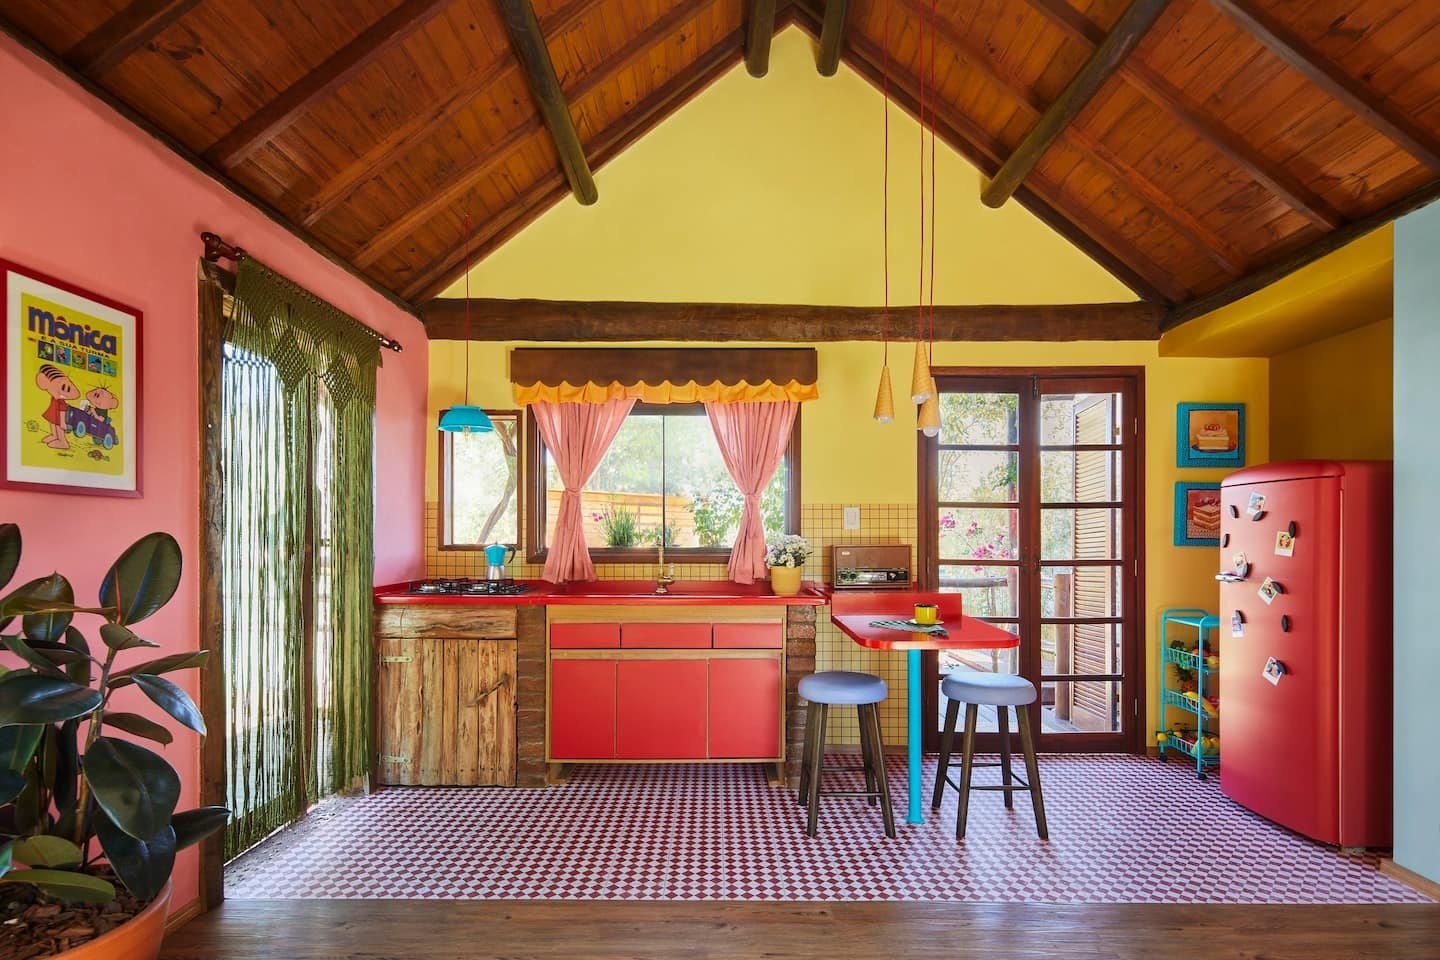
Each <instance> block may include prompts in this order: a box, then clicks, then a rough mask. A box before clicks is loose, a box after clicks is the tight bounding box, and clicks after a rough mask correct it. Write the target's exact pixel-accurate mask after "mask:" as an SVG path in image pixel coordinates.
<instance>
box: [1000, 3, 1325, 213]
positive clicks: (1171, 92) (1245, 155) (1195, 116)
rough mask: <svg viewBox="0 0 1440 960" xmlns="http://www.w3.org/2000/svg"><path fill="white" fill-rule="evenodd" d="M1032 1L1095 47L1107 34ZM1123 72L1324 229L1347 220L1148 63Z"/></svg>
mask: <svg viewBox="0 0 1440 960" xmlns="http://www.w3.org/2000/svg"><path fill="white" fill-rule="evenodd" d="M1026 2H1027V3H1028V4H1029V5H1030V6H1031V7H1032V8H1033V9H1035V10H1036V11H1037V12H1039V13H1041V14H1043V15H1044V16H1045V17H1046V18H1047V19H1048V20H1049V21H1050V22H1051V23H1052V24H1054V25H1055V26H1057V27H1059V28H1060V29H1062V30H1064V31H1065V32H1066V33H1067V34H1069V35H1070V36H1071V37H1072V38H1074V39H1076V40H1079V41H1081V42H1082V43H1087V44H1089V45H1090V46H1091V47H1092V48H1093V47H1097V46H1099V45H1100V44H1101V43H1102V42H1103V41H1104V39H1105V31H1104V30H1103V29H1102V28H1101V27H1100V26H1098V25H1097V24H1095V23H1092V22H1091V21H1090V20H1089V19H1087V18H1086V16H1085V14H1083V13H1081V12H1080V11H1079V10H1076V9H1075V8H1074V7H1072V6H1070V4H1069V3H1067V2H1066V0H1026ZM1120 76H1121V77H1123V78H1124V79H1125V80H1126V81H1127V82H1128V83H1130V84H1131V85H1132V86H1134V87H1135V88H1136V89H1137V90H1139V91H1140V92H1141V93H1143V94H1145V95H1146V96H1147V97H1149V98H1150V99H1151V100H1152V101H1154V102H1155V103H1156V104H1158V105H1159V106H1161V107H1164V108H1165V109H1166V110H1168V111H1169V112H1170V114H1171V116H1173V117H1175V119H1177V120H1179V121H1180V122H1181V123H1183V124H1185V126H1186V127H1188V128H1189V129H1190V132H1191V133H1193V134H1195V136H1197V137H1199V138H1200V139H1201V140H1203V141H1204V142H1205V143H1207V144H1208V145H1209V146H1210V148H1211V149H1213V150H1214V151H1215V152H1216V153H1218V154H1220V155H1221V156H1222V157H1224V158H1225V159H1227V160H1229V161H1230V162H1231V163H1232V164H1234V165H1235V166H1236V167H1238V168H1239V169H1240V170H1242V171H1244V172H1245V174H1246V175H1247V176H1249V177H1250V179H1252V180H1254V181H1255V182H1256V183H1258V184H1260V185H1261V186H1262V187H1264V188H1265V189H1266V190H1268V191H1269V192H1270V193H1272V194H1274V196H1275V197H1276V198H1277V199H1279V200H1280V201H1282V202H1283V203H1284V204H1285V205H1286V206H1288V207H1290V208H1291V209H1292V210H1294V211H1296V212H1297V213H1300V214H1302V215H1303V216H1304V217H1305V218H1306V219H1307V220H1309V221H1310V222H1311V223H1313V224H1315V225H1316V226H1317V227H1319V228H1320V229H1322V230H1334V229H1335V228H1336V227H1338V226H1339V225H1340V224H1341V223H1342V222H1343V218H1342V217H1341V216H1340V214H1339V213H1338V212H1337V211H1336V210H1335V209H1334V208H1333V207H1331V206H1330V204H1328V203H1326V202H1325V200H1324V198H1322V197H1321V196H1320V195H1319V194H1317V193H1315V192H1314V191H1313V190H1311V189H1310V188H1309V187H1307V186H1305V185H1304V184H1303V183H1301V182H1300V181H1299V180H1298V179H1296V178H1295V177H1293V176H1291V175H1290V173H1289V172H1288V171H1286V170H1285V168H1284V167H1282V166H1281V165H1279V164H1277V163H1274V162H1272V161H1270V160H1269V159H1268V158H1266V157H1265V156H1264V155H1263V154H1261V153H1260V152H1259V151H1257V150H1255V149H1254V148H1253V147H1251V146H1250V145H1249V144H1248V143H1246V142H1245V140H1244V139H1243V138H1242V137H1240V136H1239V135H1237V134H1236V133H1235V132H1234V131H1231V130H1229V129H1227V128H1226V127H1225V126H1224V124H1222V123H1220V122H1218V121H1217V120H1215V119H1214V118H1212V117H1210V116H1207V115H1206V114H1204V113H1203V112H1202V111H1201V110H1200V108H1199V107H1198V106H1197V105H1194V104H1191V103H1190V102H1189V101H1187V100H1186V98H1185V96H1184V94H1182V93H1181V92H1180V90H1179V89H1178V88H1177V87H1175V86H1174V85H1173V84H1171V83H1170V82H1169V81H1168V80H1166V79H1164V78H1163V77H1161V76H1160V75H1159V74H1158V73H1156V72H1155V71H1154V70H1152V69H1150V67H1149V66H1147V65H1146V64H1144V63H1142V62H1140V61H1139V60H1137V59H1130V60H1126V61H1125V63H1123V64H1122V65H1121V67H1120Z"/></svg>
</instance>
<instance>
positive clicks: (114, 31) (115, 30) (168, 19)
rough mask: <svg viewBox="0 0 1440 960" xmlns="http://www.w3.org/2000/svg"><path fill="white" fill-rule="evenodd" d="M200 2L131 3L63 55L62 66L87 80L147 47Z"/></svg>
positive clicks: (150, 0) (162, 0)
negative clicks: (76, 72) (75, 71)
mask: <svg viewBox="0 0 1440 960" xmlns="http://www.w3.org/2000/svg"><path fill="white" fill-rule="evenodd" d="M199 3H200V0H133V2H132V3H130V5H129V6H127V7H125V8H124V9H122V10H120V11H119V12H117V13H116V14H114V15H113V16H111V17H110V19H108V20H106V21H105V22H104V23H102V24H100V26H98V27H96V28H95V29H94V30H92V31H90V33H88V34H86V35H85V36H84V37H82V38H81V39H80V40H79V41H78V42H77V43H76V44H75V45H74V46H73V47H71V48H70V49H69V50H67V51H65V62H66V63H68V64H70V66H72V67H74V68H75V69H76V70H78V71H79V72H80V73H82V74H84V75H85V76H87V77H89V78H90V79H91V80H95V79H98V78H99V77H101V76H103V75H104V74H106V73H108V72H109V71H111V70H113V69H114V68H115V67H116V66H117V65H118V64H119V63H120V61H122V60H124V59H125V58H126V57H128V56H130V54H132V53H134V52H135V51H137V50H139V49H140V48H141V47H143V46H145V44H147V43H149V42H150V41H151V40H153V39H154V38H155V37H156V36H158V35H159V34H160V33H161V31H163V30H164V29H165V28H166V27H168V26H170V25H171V24H172V23H174V22H175V21H176V20H179V19H180V18H181V17H183V16H185V14H187V13H189V12H190V11H191V10H193V9H194V8H195V7H196V6H198V5H199Z"/></svg>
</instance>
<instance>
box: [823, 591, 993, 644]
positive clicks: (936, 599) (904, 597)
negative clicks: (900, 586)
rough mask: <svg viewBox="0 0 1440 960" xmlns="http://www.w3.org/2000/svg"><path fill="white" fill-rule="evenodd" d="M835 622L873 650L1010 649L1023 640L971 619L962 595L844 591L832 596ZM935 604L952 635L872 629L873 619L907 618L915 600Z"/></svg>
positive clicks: (851, 637) (842, 629) (832, 616)
mask: <svg viewBox="0 0 1440 960" xmlns="http://www.w3.org/2000/svg"><path fill="white" fill-rule="evenodd" d="M830 603H831V609H830V622H831V623H833V624H835V626H836V627H837V628H838V629H839V630H840V632H841V633H843V634H845V635H846V636H847V637H849V638H850V639H851V640H854V641H855V642H856V643H858V644H860V646H862V647H869V648H870V649H872V650H1006V649H1009V648H1011V647H1018V646H1019V645H1020V638H1019V637H1017V636H1016V635H1015V634H1013V633H1011V632H1010V631H1008V630H1005V629H1004V628H1002V627H997V626H995V625H994V624H991V623H987V622H985V621H984V620H977V619H976V618H974V617H967V616H965V615H964V613H963V612H962V611H963V609H964V601H963V598H962V597H961V595H960V594H958V593H923V592H920V591H912V590H905V591H879V590H855V591H850V590H840V591H834V592H832V593H831V595H830ZM917 603H933V604H935V605H936V606H937V607H939V608H940V609H939V614H940V620H941V621H942V622H943V623H944V625H945V628H946V629H947V630H948V631H949V633H950V635H949V636H947V637H939V636H931V635H930V634H926V633H906V632H904V631H902V630H891V629H890V628H888V627H872V626H871V625H870V624H871V622H872V621H874V620H888V619H902V620H903V619H908V618H909V617H911V616H913V615H914V613H915V604H917Z"/></svg>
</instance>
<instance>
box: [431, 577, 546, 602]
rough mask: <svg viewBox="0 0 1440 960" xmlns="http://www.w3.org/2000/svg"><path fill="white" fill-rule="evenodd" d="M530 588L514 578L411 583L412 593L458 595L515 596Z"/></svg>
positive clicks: (464, 578) (460, 579) (459, 579)
mask: <svg viewBox="0 0 1440 960" xmlns="http://www.w3.org/2000/svg"><path fill="white" fill-rule="evenodd" d="M529 590H530V588H529V587H528V586H526V585H525V584H523V583H516V582H515V581H514V580H508V579H507V580H473V579H471V578H469V577H460V578H457V579H453V580H415V581H412V582H411V584H410V592H411V593H420V594H441V595H444V596H457V597H514V596H519V595H520V594H522V593H527V592H529Z"/></svg>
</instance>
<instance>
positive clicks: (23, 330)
mask: <svg viewBox="0 0 1440 960" xmlns="http://www.w3.org/2000/svg"><path fill="white" fill-rule="evenodd" d="M144 320H145V317H144V314H143V313H142V312H141V311H140V310H138V309H136V308H134V307H131V306H129V305H128V304H124V303H121V302H119V301H118V300H113V299H111V298H109V297H105V296H102V295H100V294H97V293H94V292H93V291H90V290H87V289H85V288H83V287H80V286H78V285H76V284H73V283H70V282H68V281H66V280H62V279H60V278H58V277H53V276H50V275H49V274H46V273H42V272H40V271H38V270H32V269H30V268H29V267H26V266H24V265H22V264H19V263H15V262H14V261H11V260H6V259H3V258H0V332H3V336H0V371H4V374H5V375H4V377H3V382H4V386H3V388H0V488H4V489H11V490H23V491H31V492H39V493H61V494H79V495H82V496H101V497H140V496H142V495H143V487H142V483H141V480H142V478H141V465H142V462H143V459H142V451H143V423H144V417H143V397H144V389H143V387H144V382H143V380H144V364H143V362H142V361H143V356H144V354H143V329H144ZM42 379H43V385H42ZM43 393H49V394H50V396H51V399H50V400H49V401H45V400H44V399H43V398H40V399H39V402H38V403H37V402H36V401H37V396H38V395H40V394H43ZM72 401H74V402H73V403H72ZM46 403H48V406H45V407H44V408H43V409H41V405H42V404H46ZM52 441H53V443H52ZM41 446H45V447H49V448H50V449H51V450H52V451H55V452H54V453H51V454H45V453H42V452H40V451H39V450H38V448H39V447H41Z"/></svg>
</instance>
